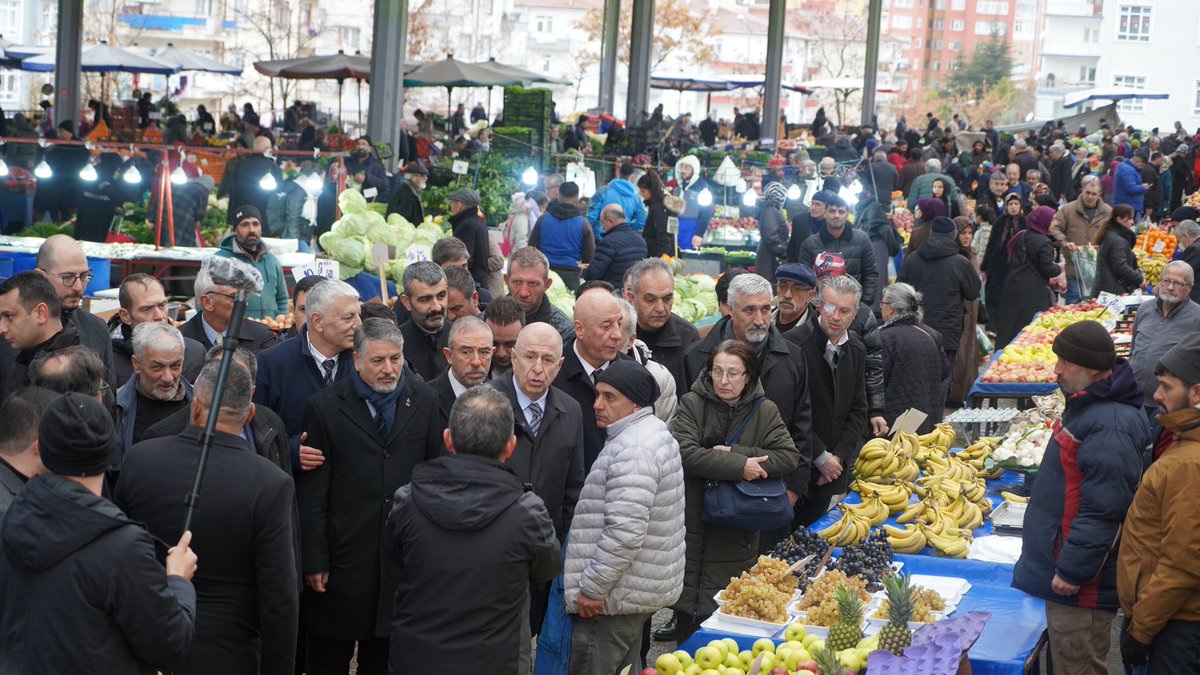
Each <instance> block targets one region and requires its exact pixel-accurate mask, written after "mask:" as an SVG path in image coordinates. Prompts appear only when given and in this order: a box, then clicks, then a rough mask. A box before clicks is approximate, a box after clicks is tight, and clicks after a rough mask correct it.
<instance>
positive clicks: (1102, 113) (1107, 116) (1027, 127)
mask: <svg viewBox="0 0 1200 675" xmlns="http://www.w3.org/2000/svg"><path fill="white" fill-rule="evenodd" d="M1057 119H1058V120H1062V123H1063V128H1064V129H1066V130H1067V131H1068V132H1070V133H1075V131H1076V130H1078V129H1079V127H1087V130H1088V132H1089V133H1091V132H1094V131H1096V130H1098V129H1099V128H1100V124H1101V123H1103V122H1107V123H1108V126H1109V128H1110V129H1115V128H1117V125H1118V124H1120V123H1121V115H1120V114H1119V113H1118V112H1117V104H1116V103H1109V104H1108V105H1106V106H1104V107H1103V108H1096V109H1095V110H1089V111H1088V112H1083V113H1079V114H1076V115H1071V116H1069V117H1059V118H1057ZM1048 121H1051V120H1030V121H1028V122H1022V123H1020V124H1006V125H1004V126H998V127H996V128H997V129H999V130H1000V131H1007V132H1009V133H1014V134H1016V133H1020V132H1022V131H1033V130H1036V129H1040V128H1042V126H1044V125H1045V124H1046V122H1048ZM955 136H956V137H958V136H959V135H958V134H955ZM960 147H961V143H960ZM968 149H969V148H968Z"/></svg>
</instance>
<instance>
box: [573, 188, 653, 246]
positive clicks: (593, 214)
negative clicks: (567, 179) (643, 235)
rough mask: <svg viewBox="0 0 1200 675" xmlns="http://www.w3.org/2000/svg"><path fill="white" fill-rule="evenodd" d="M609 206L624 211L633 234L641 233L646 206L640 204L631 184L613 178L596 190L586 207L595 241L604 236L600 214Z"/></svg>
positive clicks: (644, 223) (635, 190)
mask: <svg viewBox="0 0 1200 675" xmlns="http://www.w3.org/2000/svg"><path fill="white" fill-rule="evenodd" d="M609 204H617V205H619V206H620V207H621V209H622V210H624V212H625V220H626V221H628V222H629V225H630V227H632V228H633V231H634V232H641V231H642V228H643V227H644V226H645V225H646V205H645V204H644V203H642V195H641V193H639V192H638V189H637V187H636V186H635V185H634V184H633V183H630V182H629V181H627V180H625V179H624V178H614V179H613V180H612V182H610V183H609V184H608V185H605V186H603V187H601V188H600V189H599V190H596V194H595V195H592V201H591V206H589V207H588V214H587V215H588V222H589V223H591V224H592V233H593V234H595V235H596V239H597V240H600V239H603V238H604V237H605V236H606V235H605V232H604V226H603V225H602V224H601V223H600V212H601V211H603V210H604V207H606V206H608V205H609Z"/></svg>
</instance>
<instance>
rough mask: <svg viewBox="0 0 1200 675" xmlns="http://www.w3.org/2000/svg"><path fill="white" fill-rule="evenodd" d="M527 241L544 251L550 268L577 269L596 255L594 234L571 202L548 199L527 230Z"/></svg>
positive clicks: (574, 270) (575, 270) (577, 208)
mask: <svg viewBox="0 0 1200 675" xmlns="http://www.w3.org/2000/svg"><path fill="white" fill-rule="evenodd" d="M529 245H530V246H532V247H534V248H536V249H538V250H539V251H541V252H542V253H544V254H545V255H546V260H548V261H549V262H550V269H565V270H570V271H573V272H578V271H579V263H590V262H592V258H593V257H595V255H596V238H595V235H594V234H593V233H592V228H591V226H590V225H588V223H587V220H585V219H584V217H583V215H582V214H581V213H579V207H578V206H575V205H574V204H564V203H563V202H560V201H557V200H556V201H553V202H550V205H549V206H548V207H546V212H545V213H543V214H542V215H541V216H540V217H539V218H538V219H537V222H536V223H534V225H533V229H531V230H530V231H529Z"/></svg>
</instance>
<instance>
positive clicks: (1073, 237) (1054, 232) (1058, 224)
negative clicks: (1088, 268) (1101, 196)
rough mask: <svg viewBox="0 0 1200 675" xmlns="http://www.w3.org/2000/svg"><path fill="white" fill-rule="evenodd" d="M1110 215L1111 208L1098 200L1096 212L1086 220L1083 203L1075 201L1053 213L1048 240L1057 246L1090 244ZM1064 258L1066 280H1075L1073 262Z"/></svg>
mask: <svg viewBox="0 0 1200 675" xmlns="http://www.w3.org/2000/svg"><path fill="white" fill-rule="evenodd" d="M1111 214H1112V207H1111V206H1109V205H1108V204H1105V203H1104V200H1100V201H1099V202H1098V203H1097V204H1096V211H1095V212H1094V213H1093V214H1092V217H1091V218H1088V217H1087V213H1085V212H1084V210H1083V202H1082V201H1081V200H1078V199H1076V200H1075V201H1073V202H1071V203H1069V204H1067V205H1066V206H1063V207H1062V208H1061V209H1059V210H1058V211H1057V212H1055V214H1054V220H1051V221H1050V238H1051V239H1053V240H1054V243H1055V244H1056V245H1058V246H1062V245H1063V244H1065V243H1067V242H1071V243H1073V244H1078V245H1079V246H1084V245H1086V244H1090V243H1092V240H1093V239H1095V238H1096V231H1097V230H1098V229H1100V226H1101V225H1103V224H1104V223H1105V222H1106V221H1107V220H1108V217H1109V216H1110V215H1111ZM1064 257H1065V258H1066V259H1067V278H1068V279H1075V278H1077V274H1076V272H1075V261H1074V260H1072V259H1071V256H1069V255H1067V256H1064Z"/></svg>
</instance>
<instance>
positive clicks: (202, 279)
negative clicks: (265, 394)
mask: <svg viewBox="0 0 1200 675" xmlns="http://www.w3.org/2000/svg"><path fill="white" fill-rule="evenodd" d="M195 290H196V305H197V307H196V308H197V309H198V310H199V311H198V312H197V313H196V316H193V317H192V318H191V319H189V320H188V322H187V323H185V324H183V325H182V326H180V327H179V332H180V333H183V336H184V337H185V338H191V339H193V340H195V341H196V342H199V343H200V344H202V345H204V349H205V350H208V349H212V347H213V346H215V345H219V344H221V342H222V341H223V340H224V339H225V331H227V330H229V321H230V319H232V318H233V302H234V300H236V299H237V289H236V288H233V287H232V286H220V285H218V284H215V283H213V278H212V276H210V275H209V273H208V265H207V264H205V265H204V266H202V267H201V268H200V272H199V273H198V274H196V284H195ZM275 341H276V336H275V333H272V332H271V329H269V328H267V327H266V326H264V325H262V324H261V323H257V322H255V321H243V322H242V329H241V332H240V333H239V334H238V342H239V343H241V345H242V346H243V347H245V348H247V349H249V350H250V351H252V352H254V353H256V354H257V353H258V352H260V351H262V350H264V349H266V348H267V347H270V346H271V345H273V344H275Z"/></svg>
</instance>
